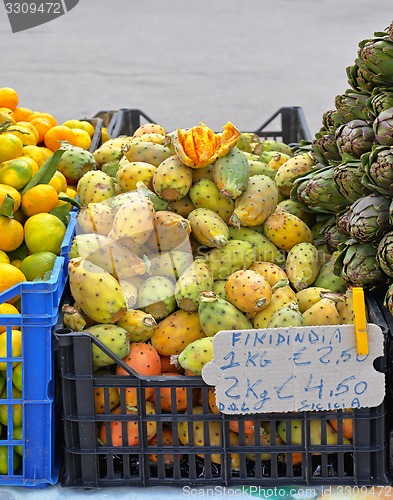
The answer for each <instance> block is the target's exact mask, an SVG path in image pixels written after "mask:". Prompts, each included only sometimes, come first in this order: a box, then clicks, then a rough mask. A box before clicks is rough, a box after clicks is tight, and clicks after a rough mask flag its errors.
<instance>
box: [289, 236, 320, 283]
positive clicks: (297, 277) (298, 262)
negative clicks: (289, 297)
mask: <svg viewBox="0 0 393 500" xmlns="http://www.w3.org/2000/svg"><path fill="white" fill-rule="evenodd" d="M319 268H320V262H319V256H318V250H317V249H316V247H315V246H314V245H313V244H312V243H308V242H303V243H297V244H296V245H294V246H293V247H292V248H291V249H290V250H289V252H288V255H287V260H286V263H285V271H286V273H287V276H288V278H289V281H290V282H291V284H292V286H293V287H294V288H295V290H296V291H298V292H299V291H300V290H304V288H307V287H309V286H311V285H312V284H313V283H314V281H315V280H316V278H317V276H318V272H319Z"/></svg>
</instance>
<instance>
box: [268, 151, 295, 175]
mask: <svg viewBox="0 0 393 500" xmlns="http://www.w3.org/2000/svg"><path fill="white" fill-rule="evenodd" d="M290 157H291V156H290V155H286V154H285V153H280V152H275V154H274V156H272V158H271V159H270V161H269V162H268V165H269V167H271V168H272V169H274V170H275V171H276V172H277V170H278V169H279V168H280V167H281V165H283V164H284V163H285V162H286V161H287V160H289V158H290Z"/></svg>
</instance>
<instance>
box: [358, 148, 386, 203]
mask: <svg viewBox="0 0 393 500" xmlns="http://www.w3.org/2000/svg"><path fill="white" fill-rule="evenodd" d="M361 163H362V169H363V170H364V176H363V179H362V183H363V184H364V186H366V187H367V188H368V189H371V191H374V192H377V193H381V194H383V195H385V196H393V147H392V146H374V147H373V148H372V150H371V151H370V152H369V153H365V154H364V155H363V156H362V158H361Z"/></svg>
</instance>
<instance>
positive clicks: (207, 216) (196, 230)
mask: <svg viewBox="0 0 393 500" xmlns="http://www.w3.org/2000/svg"><path fill="white" fill-rule="evenodd" d="M188 220H189V221H190V224H191V230H192V233H193V235H194V236H195V238H196V239H197V240H198V241H199V242H200V243H202V245H206V246H207V247H217V248H220V247H223V246H225V245H226V244H227V243H228V237H229V232H228V226H227V225H226V224H225V222H224V221H223V220H222V218H221V217H220V216H219V215H218V214H216V212H213V210H210V209H208V208H196V209H195V210H193V211H192V212H191V213H190V215H189V216H188Z"/></svg>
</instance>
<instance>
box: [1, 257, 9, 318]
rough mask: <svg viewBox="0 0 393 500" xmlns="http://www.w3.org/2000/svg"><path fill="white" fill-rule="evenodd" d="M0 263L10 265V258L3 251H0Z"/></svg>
mask: <svg viewBox="0 0 393 500" xmlns="http://www.w3.org/2000/svg"><path fill="white" fill-rule="evenodd" d="M0 263H2V264H4V263H5V264H9V263H10V258H9V257H8V255H7V254H6V253H5V252H4V251H3V250H0ZM0 314H1V313H0Z"/></svg>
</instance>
